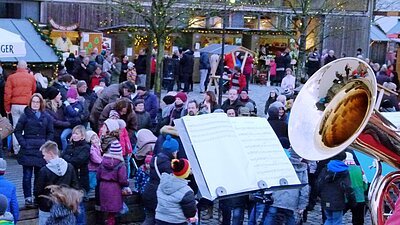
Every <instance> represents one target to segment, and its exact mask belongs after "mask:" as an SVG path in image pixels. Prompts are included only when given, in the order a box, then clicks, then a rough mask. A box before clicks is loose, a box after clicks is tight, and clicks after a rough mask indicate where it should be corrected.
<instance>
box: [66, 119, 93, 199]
mask: <svg viewBox="0 0 400 225" xmlns="http://www.w3.org/2000/svg"><path fill="white" fill-rule="evenodd" d="M85 137H86V130H85V127H83V126H82V125H78V126H76V127H74V129H72V137H71V139H72V143H71V144H69V145H68V147H67V149H66V150H65V151H64V152H63V153H62V154H61V157H62V158H63V159H65V161H67V162H68V163H71V164H72V165H73V166H74V168H75V173H76V175H77V177H78V180H79V184H80V186H81V188H83V189H84V190H85V191H86V193H87V192H88V191H89V170H88V164H89V156H90V145H89V144H88V143H87V142H86V140H85Z"/></svg>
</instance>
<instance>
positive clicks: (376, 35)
mask: <svg viewBox="0 0 400 225" xmlns="http://www.w3.org/2000/svg"><path fill="white" fill-rule="evenodd" d="M370 39H371V40H373V41H390V39H389V38H387V37H386V34H385V33H384V32H383V31H382V30H381V29H380V28H379V27H378V26H377V25H371V31H370Z"/></svg>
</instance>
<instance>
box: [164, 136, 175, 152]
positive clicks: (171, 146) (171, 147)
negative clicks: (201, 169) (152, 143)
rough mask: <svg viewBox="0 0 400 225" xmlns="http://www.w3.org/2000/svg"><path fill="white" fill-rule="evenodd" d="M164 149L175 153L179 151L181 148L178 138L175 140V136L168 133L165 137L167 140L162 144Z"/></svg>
mask: <svg viewBox="0 0 400 225" xmlns="http://www.w3.org/2000/svg"><path fill="white" fill-rule="evenodd" d="M162 147H163V150H164V151H167V152H170V153H174V152H177V151H178V150H179V143H178V141H177V140H175V139H174V138H172V137H171V135H169V134H168V135H167V136H166V137H165V141H164V143H163V145H162Z"/></svg>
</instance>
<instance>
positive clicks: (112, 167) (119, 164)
mask: <svg viewBox="0 0 400 225" xmlns="http://www.w3.org/2000/svg"><path fill="white" fill-rule="evenodd" d="M97 181H98V184H99V195H100V210H101V211H102V212H107V213H108V216H107V222H106V224H107V225H114V224H116V222H115V216H116V215H117V214H118V212H120V211H121V210H122V207H123V196H122V192H124V193H127V194H129V193H131V191H130V189H129V181H128V177H127V172H126V167H125V162H124V158H123V157H122V147H121V145H120V143H119V141H118V140H114V141H113V142H111V144H110V147H109V148H108V151H107V153H105V154H104V156H103V161H102V162H101V164H100V167H99V169H98V170H97Z"/></svg>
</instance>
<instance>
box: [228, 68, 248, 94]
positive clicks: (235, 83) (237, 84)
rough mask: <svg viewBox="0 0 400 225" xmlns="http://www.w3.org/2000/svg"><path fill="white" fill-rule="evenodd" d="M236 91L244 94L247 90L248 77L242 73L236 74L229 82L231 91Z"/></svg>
mask: <svg viewBox="0 0 400 225" xmlns="http://www.w3.org/2000/svg"><path fill="white" fill-rule="evenodd" d="M231 88H233V89H236V90H238V93H240V92H242V90H243V89H244V88H246V76H245V75H243V74H241V73H234V74H232V76H231V80H230V81H229V89H231Z"/></svg>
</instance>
